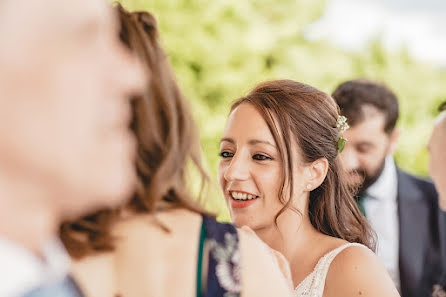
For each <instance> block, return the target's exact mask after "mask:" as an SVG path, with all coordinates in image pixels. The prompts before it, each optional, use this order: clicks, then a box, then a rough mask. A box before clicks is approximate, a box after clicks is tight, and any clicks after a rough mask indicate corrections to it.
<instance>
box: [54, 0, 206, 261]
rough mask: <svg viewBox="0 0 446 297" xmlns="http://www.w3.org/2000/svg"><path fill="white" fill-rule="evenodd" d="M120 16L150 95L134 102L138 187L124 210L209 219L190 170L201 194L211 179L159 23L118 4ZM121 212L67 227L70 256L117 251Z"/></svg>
mask: <svg viewBox="0 0 446 297" xmlns="http://www.w3.org/2000/svg"><path fill="white" fill-rule="evenodd" d="M117 11H118V13H119V19H120V23H121V32H120V38H121V40H122V41H123V43H124V44H125V45H126V46H127V47H128V48H129V49H130V50H131V51H132V52H133V53H134V54H135V55H136V56H137V57H138V58H139V60H140V61H141V62H142V64H143V66H144V67H145V68H146V69H147V70H148V72H149V74H150V79H149V80H148V81H147V88H146V92H145V94H144V95H143V96H140V97H138V98H134V100H133V102H132V115H133V119H132V124H131V128H132V130H133V132H134V133H135V135H136V138H137V142H138V148H137V157H136V170H137V174H138V181H137V187H136V192H135V194H134V196H133V198H132V199H131V200H130V201H129V202H128V203H127V205H125V206H123V208H126V209H130V210H131V211H133V212H136V213H153V212H155V211H158V210H161V209H164V208H168V209H171V208H185V209H189V210H191V211H194V212H197V213H205V214H208V213H207V212H206V211H205V210H204V208H203V207H202V206H201V205H200V203H199V201H198V200H197V199H194V198H193V197H192V196H191V195H190V194H189V191H188V188H187V186H186V183H187V181H186V178H187V176H186V175H187V172H188V166H189V165H190V164H191V165H194V166H195V168H196V169H198V172H199V175H200V178H201V190H203V188H204V186H205V185H206V183H207V182H208V176H207V174H206V172H205V170H204V169H203V166H202V163H201V149H200V144H199V138H198V132H197V129H196V126H195V124H194V121H193V119H192V117H191V114H190V112H189V109H188V106H187V101H186V99H185V98H184V96H183V94H182V93H181V91H180V89H179V88H178V85H177V83H176V81H175V77H174V74H173V72H172V70H171V67H170V64H169V62H168V60H167V57H166V55H165V53H164V51H163V49H162V48H161V46H160V44H159V35H158V30H157V25H156V21H155V18H154V17H153V16H152V15H151V14H149V13H147V12H132V13H130V12H128V11H126V10H125V9H124V8H122V6H121V5H119V4H118V5H117ZM190 161H191V162H190ZM119 211H120V209H116V210H111V209H109V210H101V211H98V212H96V213H95V214H92V215H89V216H85V217H83V218H80V219H78V220H76V221H72V222H66V223H64V224H63V225H62V226H61V230H60V237H61V239H62V241H63V243H64V244H65V246H66V248H67V250H68V252H69V253H70V255H71V256H72V257H74V258H81V257H83V256H85V255H88V254H90V253H93V252H94V251H104V250H113V238H112V236H111V234H110V228H111V226H112V224H113V222H114V220H115V219H117V218H118V216H119ZM208 215H209V214H208ZM161 227H163V226H161ZM167 231H168V230H167Z"/></svg>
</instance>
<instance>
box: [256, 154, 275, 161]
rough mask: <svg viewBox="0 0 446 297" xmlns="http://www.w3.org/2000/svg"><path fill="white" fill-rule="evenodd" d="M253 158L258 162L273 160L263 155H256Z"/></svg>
mask: <svg viewBox="0 0 446 297" xmlns="http://www.w3.org/2000/svg"><path fill="white" fill-rule="evenodd" d="M252 158H253V159H254V160H257V161H265V160H272V158H271V157H268V156H266V155H263V154H255V155H254V156H252Z"/></svg>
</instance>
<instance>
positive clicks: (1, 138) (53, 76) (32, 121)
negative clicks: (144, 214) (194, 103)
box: [0, 0, 144, 297]
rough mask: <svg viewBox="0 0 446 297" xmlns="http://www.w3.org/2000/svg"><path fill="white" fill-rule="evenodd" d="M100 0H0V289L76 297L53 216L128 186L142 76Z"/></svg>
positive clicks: (113, 197)
mask: <svg viewBox="0 0 446 297" xmlns="http://www.w3.org/2000/svg"><path fill="white" fill-rule="evenodd" d="M117 30H118V24H117V21H116V19H115V16H114V15H113V11H112V9H111V7H109V5H108V4H107V2H106V1H105V0H76V1H74V0H69V1H58V0H26V1H24V0H2V1H0V36H1V39H0V144H1V145H0V205H1V207H0V264H1V265H0V279H1V281H0V296H2V297H16V296H33V297H34V296H60V297H64V296H82V295H81V292H80V291H79V290H78V289H77V286H76V284H75V283H74V282H73V281H72V280H71V278H70V277H68V270H69V265H70V261H69V257H68V256H67V254H66V252H65V250H64V249H63V247H62V245H61V244H60V243H59V241H58V240H57V239H56V238H57V233H58V227H59V225H60V223H61V221H63V220H66V219H70V218H73V217H77V216H79V215H83V214H87V213H89V212H93V211H95V210H97V209H98V208H103V207H108V206H109V207H113V206H115V205H117V204H120V203H122V202H124V200H125V199H126V198H127V197H128V196H129V194H131V192H132V190H133V186H134V182H135V180H134V168H133V159H134V149H135V145H134V139H133V136H132V134H131V133H130V131H129V130H128V125H129V111H130V102H128V99H127V98H129V97H130V96H131V95H132V94H133V93H135V92H139V91H140V89H142V82H143V79H144V75H143V73H142V70H141V68H139V66H138V64H137V63H136V60H135V59H134V58H133V57H132V56H130V54H129V53H128V52H127V50H126V49H125V48H124V46H123V45H122V43H121V42H120V41H119V39H118V33H117V32H118V31H117Z"/></svg>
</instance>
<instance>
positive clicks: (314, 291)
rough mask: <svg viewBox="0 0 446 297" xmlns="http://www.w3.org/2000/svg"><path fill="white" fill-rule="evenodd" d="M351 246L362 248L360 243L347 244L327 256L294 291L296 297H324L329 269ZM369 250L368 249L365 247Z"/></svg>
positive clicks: (321, 259)
mask: <svg viewBox="0 0 446 297" xmlns="http://www.w3.org/2000/svg"><path fill="white" fill-rule="evenodd" d="M350 246H362V247H365V246H364V245H362V244H359V243H346V244H344V245H342V246H340V247H338V248H336V249H334V250H332V251H330V252H328V253H327V254H325V255H324V256H323V257H322V258H320V259H319V261H318V262H317V264H316V267H314V270H313V272H311V273H310V274H309V275H308V276H307V277H306V278H305V279H304V280H303V281H302V282H301V283H300V284H299V285H298V286H297V287H296V289H295V290H294V296H296V297H301V296H308V297H322V295H323V294H324V288H325V278H326V277H327V273H328V269H329V268H330V264H331V262H333V260H334V258H335V257H336V256H337V255H338V254H339V253H340V252H342V251H343V250H344V249H345V248H348V247H350ZM365 248H367V247H365Z"/></svg>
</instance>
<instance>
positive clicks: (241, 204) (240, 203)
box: [228, 190, 260, 208]
mask: <svg viewBox="0 0 446 297" xmlns="http://www.w3.org/2000/svg"><path fill="white" fill-rule="evenodd" d="M228 192H229V203H230V204H231V208H246V207H248V206H251V205H253V204H254V203H256V202H257V201H258V200H259V198H260V197H259V196H257V195H254V194H251V193H248V192H245V191H231V190H230V191H228ZM232 192H236V193H243V194H247V195H252V196H255V197H256V198H252V199H250V200H236V199H234V198H233V197H232Z"/></svg>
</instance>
